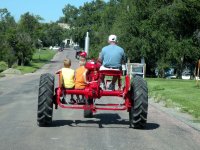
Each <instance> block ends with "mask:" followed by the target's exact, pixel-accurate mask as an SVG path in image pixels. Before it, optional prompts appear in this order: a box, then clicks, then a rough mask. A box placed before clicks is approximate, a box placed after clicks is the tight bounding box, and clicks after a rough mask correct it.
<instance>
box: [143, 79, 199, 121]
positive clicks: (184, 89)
mask: <svg viewBox="0 0 200 150" xmlns="http://www.w3.org/2000/svg"><path fill="white" fill-rule="evenodd" d="M146 80H147V84H148V88H149V96H150V97H152V98H154V99H155V101H157V102H158V101H161V100H162V101H165V103H166V107H178V108H180V109H181V111H184V112H187V113H189V114H191V115H192V116H194V117H195V118H198V119H200V88H198V87H197V86H196V84H195V80H179V79H155V78H154V79H153V78H147V79H146Z"/></svg>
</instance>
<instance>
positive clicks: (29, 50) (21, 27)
mask: <svg viewBox="0 0 200 150" xmlns="http://www.w3.org/2000/svg"><path fill="white" fill-rule="evenodd" d="M42 20H43V19H42V18H41V17H40V16H37V15H33V14H30V13H29V12H27V13H25V14H23V15H21V17H20V20H19V21H18V22H16V21H15V19H14V17H13V16H12V15H11V14H10V12H9V11H8V10H7V9H6V8H2V9H0V39H1V40H0V61H1V62H5V63H6V64H7V65H8V67H12V65H13V64H16V65H29V64H30V62H31V60H32V55H33V53H34V52H35V50H36V49H37V48H42V47H48V46H51V45H52V46H54V45H56V44H60V43H61V42H62V41H63V39H64V38H65V37H66V36H67V34H68V31H67V30H65V29H63V28H61V27H60V26H59V25H58V24H57V23H53V22H52V23H41V22H42Z"/></svg>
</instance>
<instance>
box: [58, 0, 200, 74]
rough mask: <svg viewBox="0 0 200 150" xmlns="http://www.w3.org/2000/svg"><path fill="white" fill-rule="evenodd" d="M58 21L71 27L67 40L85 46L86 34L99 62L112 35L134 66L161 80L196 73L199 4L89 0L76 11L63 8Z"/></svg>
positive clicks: (199, 45)
mask: <svg viewBox="0 0 200 150" xmlns="http://www.w3.org/2000/svg"><path fill="white" fill-rule="evenodd" d="M63 14H64V16H63V17H61V18H60V19H59V20H58V22H64V23H68V24H70V26H71V31H70V32H71V33H70V35H71V36H72V37H73V40H74V41H75V42H78V43H80V45H81V46H82V47H83V46H84V37H85V33H86V32H87V31H89V32H90V45H91V46H90V55H91V57H98V54H99V52H100V50H101V48H102V47H103V46H104V45H106V44H107V43H106V42H107V37H108V35H109V34H116V35H117V36H118V37H119V38H118V39H119V45H121V46H122V47H123V48H124V49H125V51H126V54H127V56H128V57H129V59H130V60H132V61H133V62H140V60H141V58H144V60H145V62H146V64H147V73H148V74H149V75H154V74H155V69H157V70H158V74H159V76H161V77H164V75H165V74H164V72H165V70H167V69H169V68H172V67H173V68H174V69H175V70H176V73H177V75H178V77H181V73H182V71H183V69H184V68H185V67H187V68H188V69H190V70H191V71H193V70H194V66H195V63H196V62H197V60H198V59H199V57H200V1H199V0H131V1H130V0H110V1H109V2H104V1H102V0H93V1H92V2H87V3H85V4H84V5H83V6H81V7H79V8H77V7H75V6H73V5H70V4H68V5H66V6H65V7H64V8H63Z"/></svg>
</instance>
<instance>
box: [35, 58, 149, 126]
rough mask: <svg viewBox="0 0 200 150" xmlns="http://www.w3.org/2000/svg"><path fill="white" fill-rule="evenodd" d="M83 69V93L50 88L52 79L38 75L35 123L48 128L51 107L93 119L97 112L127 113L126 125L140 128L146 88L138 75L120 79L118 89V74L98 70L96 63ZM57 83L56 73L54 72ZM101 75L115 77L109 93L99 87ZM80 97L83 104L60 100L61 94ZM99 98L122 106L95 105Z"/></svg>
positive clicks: (89, 63) (45, 75) (119, 74)
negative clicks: (115, 85) (79, 111)
mask: <svg viewBox="0 0 200 150" xmlns="http://www.w3.org/2000/svg"><path fill="white" fill-rule="evenodd" d="M85 67H86V68H87V69H88V73H87V80H88V81H89V83H88V84H87V86H86V88H85V89H83V90H75V89H73V90H67V89H65V88H63V86H62V85H61V84H60V83H59V85H58V87H56V88H55V89H54V76H53V75H52V74H50V73H45V74H42V75H41V77H40V84H39V96H38V112H37V122H38V125H39V126H48V125H50V124H51V123H52V116H53V105H55V109H57V108H58V106H59V107H61V108H68V109H83V110H84V117H85V118H89V117H92V116H93V113H95V112H96V111H97V110H112V111H117V110H127V111H128V112H129V121H130V126H131V127H132V126H134V128H144V127H145V125H146V122H147V113H148V89H147V83H146V81H145V80H144V79H143V78H142V77H141V76H137V75H135V76H133V77H132V78H130V76H129V75H126V76H125V77H124V80H123V82H124V86H123V87H122V84H121V83H122V77H123V76H122V71H119V70H99V68H100V64H99V63H98V62H95V61H94V60H90V61H87V63H86V65H85ZM57 75H58V76H59V81H60V73H59V72H58V73H57ZM101 76H116V77H117V78H118V89H117V90H114V91H109V90H106V89H104V90H103V89H102V88H101V87H100V82H101ZM69 94H76V95H77V94H78V95H84V97H85V99H86V100H85V103H84V104H78V103H74V104H71V105H69V104H63V103H62V102H61V98H62V97H63V96H64V95H69ZM102 96H117V97H121V98H122V99H124V102H123V104H119V103H104V104H102V103H99V104H98V103H97V102H96V100H97V99H100V98H101V97H102ZM100 100H101V99H100Z"/></svg>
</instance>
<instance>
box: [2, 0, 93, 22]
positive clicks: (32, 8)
mask: <svg viewBox="0 0 200 150" xmlns="http://www.w3.org/2000/svg"><path fill="white" fill-rule="evenodd" d="M91 1H93V0H0V9H1V8H7V9H8V11H9V12H10V13H11V16H13V17H14V18H15V21H19V18H20V16H21V15H22V14H24V13H26V12H29V13H30V14H33V15H39V16H40V17H42V18H43V19H44V22H51V21H53V22H55V21H57V20H58V19H59V18H60V17H61V16H63V13H62V9H63V8H64V7H65V5H67V4H71V5H73V6H76V7H77V8H78V7H79V6H83V5H84V3H86V2H91Z"/></svg>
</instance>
